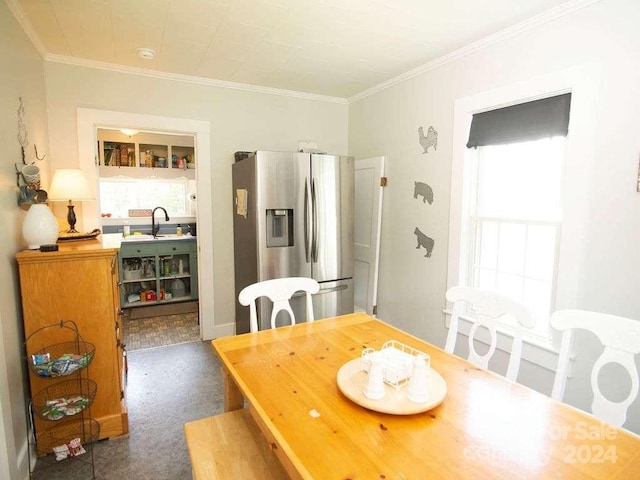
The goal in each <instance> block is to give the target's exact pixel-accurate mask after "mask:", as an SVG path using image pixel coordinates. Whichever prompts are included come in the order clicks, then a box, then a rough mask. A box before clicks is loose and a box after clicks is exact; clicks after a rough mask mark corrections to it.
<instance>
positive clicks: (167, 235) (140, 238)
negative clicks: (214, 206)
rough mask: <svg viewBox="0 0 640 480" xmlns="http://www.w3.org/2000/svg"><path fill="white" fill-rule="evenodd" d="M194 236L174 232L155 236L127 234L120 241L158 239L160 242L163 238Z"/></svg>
mask: <svg viewBox="0 0 640 480" xmlns="http://www.w3.org/2000/svg"><path fill="white" fill-rule="evenodd" d="M192 238H195V237H194V236H193V235H191V234H188V233H186V234H184V235H176V234H175V233H167V234H160V235H157V236H155V237H154V236H153V235H149V234H144V235H135V234H134V235H129V236H128V237H123V238H122V241H123V242H149V241H154V240H155V241H158V242H161V241H163V240H189V239H192Z"/></svg>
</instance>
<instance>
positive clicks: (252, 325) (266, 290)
mask: <svg viewBox="0 0 640 480" xmlns="http://www.w3.org/2000/svg"><path fill="white" fill-rule="evenodd" d="M300 291H302V292H305V294H306V302H307V305H306V314H307V322H313V321H314V316H313V301H312V299H311V295H312V294H315V293H318V291H320V285H319V284H318V282H317V281H315V280H314V279H313V278H307V277H285V278H276V279H273V280H265V281H262V282H257V283H253V284H251V285H248V286H247V287H245V288H243V289H242V291H241V292H240V294H239V295H238V301H239V302H240V304H241V305H244V306H247V305H248V306H249V315H250V318H249V330H250V331H251V332H257V331H258V330H259V326H258V314H257V308H256V300H257V299H258V298H259V297H267V298H269V300H271V301H272V302H273V309H272V312H271V328H276V317H277V316H278V313H280V312H281V311H285V312H287V313H288V314H289V318H290V319H291V324H292V325H294V324H295V323H296V318H295V315H294V313H293V310H292V309H291V304H290V303H289V300H290V299H291V297H292V296H293V294H294V293H296V292H300Z"/></svg>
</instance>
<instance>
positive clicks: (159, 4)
mask: <svg viewBox="0 0 640 480" xmlns="http://www.w3.org/2000/svg"><path fill="white" fill-rule="evenodd" d="M6 1H7V3H8V5H9V6H10V8H11V9H12V11H13V13H14V15H15V16H16V18H17V19H18V21H19V22H20V23H21V25H22V27H23V28H24V30H25V31H26V32H27V34H28V35H29V36H30V37H31V39H32V41H33V42H34V44H35V45H36V47H37V48H38V49H39V50H40V52H41V53H42V54H43V56H44V58H45V59H46V60H50V61H59V62H67V63H74V64H84V65H88V66H100V67H101V68H104V67H107V68H110V67H111V68H122V66H125V67H134V68H135V69H145V70H152V71H157V72H162V73H161V74H162V75H165V76H166V75H167V74H178V75H188V76H192V77H200V78H201V79H205V80H215V81H223V82H233V83H240V84H249V85H256V86H260V87H268V88H275V89H283V90H292V91H296V92H304V93H309V94H317V95H325V96H332V97H339V98H349V97H353V96H354V95H357V94H360V93H361V92H363V91H366V90H368V89H371V88H373V87H375V86H376V85H379V84H381V83H383V82H386V81H389V80H391V79H393V78H395V77H397V76H399V75H402V74H404V73H406V72H408V71H411V70H413V69H415V68H418V67H420V66H421V65H424V64H427V63H429V62H432V61H434V60H436V59H438V58H441V57H443V56H445V55H447V54H451V53H452V52H454V51H456V50H458V49H460V48H462V47H464V46H466V45H469V44H472V43H474V42H478V41H480V40H482V39H484V38H486V37H489V36H491V35H493V34H496V33H497V32H500V31H503V30H504V29H506V28H508V27H510V26H512V25H514V24H518V23H520V22H526V21H531V19H532V17H535V18H541V16H542V17H544V16H545V15H546V16H549V15H551V16H550V18H553V17H555V16H557V15H559V14H562V13H563V12H564V11H566V10H567V7H568V6H570V5H575V4H579V3H585V2H584V0H583V1H582V2H580V1H576V0H573V1H571V2H567V0H526V1H524V0H519V1H518V0H439V1H436V0H6ZM590 3H592V2H590ZM560 5H563V6H562V7H559V6H560ZM556 7H558V8H556ZM141 47H146V48H151V49H153V50H155V52H156V55H155V58H153V59H152V60H144V59H141V58H139V57H138V56H137V53H136V50H137V49H138V48H141ZM98 62H99V63H98ZM105 63H106V64H108V65H105ZM116 66H117V67H116Z"/></svg>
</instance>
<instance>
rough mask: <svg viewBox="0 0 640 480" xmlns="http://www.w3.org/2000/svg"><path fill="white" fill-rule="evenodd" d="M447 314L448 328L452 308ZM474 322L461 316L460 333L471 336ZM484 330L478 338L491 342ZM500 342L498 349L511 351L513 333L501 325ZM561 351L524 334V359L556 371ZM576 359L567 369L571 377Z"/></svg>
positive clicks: (445, 323) (445, 324)
mask: <svg viewBox="0 0 640 480" xmlns="http://www.w3.org/2000/svg"><path fill="white" fill-rule="evenodd" d="M443 313H444V314H445V321H444V326H445V328H446V329H447V330H448V329H449V324H450V322H451V310H447V309H445V310H443ZM472 324H473V322H472V321H471V320H470V319H469V318H465V317H464V316H461V317H460V319H459V332H458V333H459V334H460V335H464V336H466V337H468V336H469V332H470V331H471V325H472ZM482 330H484V329H481V330H478V331H477V332H476V340H478V341H480V342H482V343H484V344H487V345H488V344H489V340H488V335H487V336H486V337H484V336H483V335H482V333H483V332H482ZM496 330H497V334H498V335H497V336H498V343H497V346H496V348H497V349H498V350H502V351H503V352H506V353H511V343H512V338H513V336H512V334H511V333H509V331H508V330H507V329H506V328H503V329H501V328H500V327H499V326H498V327H497V328H496ZM559 353H560V349H559V347H556V346H555V345H553V343H552V342H551V341H548V342H545V341H544V340H542V339H540V338H539V337H534V336H531V335H526V334H525V335H524V336H523V338H522V359H523V360H525V361H527V362H529V363H532V364H534V365H537V366H539V367H542V368H544V369H546V370H549V371H550V372H554V373H555V371H556V369H557V366H558V356H559ZM574 361H575V356H574V355H571V357H570V362H569V367H568V369H567V376H568V377H569V378H571V377H572V374H573V363H574Z"/></svg>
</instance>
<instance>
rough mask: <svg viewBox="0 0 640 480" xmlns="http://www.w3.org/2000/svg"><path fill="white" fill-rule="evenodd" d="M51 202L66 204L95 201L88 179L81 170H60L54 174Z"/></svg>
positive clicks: (50, 192)
mask: <svg viewBox="0 0 640 480" xmlns="http://www.w3.org/2000/svg"><path fill="white" fill-rule="evenodd" d="M49 200H51V201H54V202H66V201H67V200H78V201H84V200H95V196H94V195H93V194H92V193H91V189H90V188H89V184H88V183H87V179H86V178H85V176H84V173H83V172H82V170H80V169H79V168H59V169H58V170H56V171H55V172H54V174H53V179H52V180H51V186H50V187H49Z"/></svg>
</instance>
